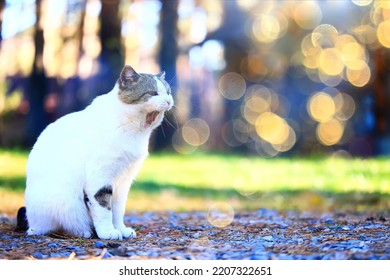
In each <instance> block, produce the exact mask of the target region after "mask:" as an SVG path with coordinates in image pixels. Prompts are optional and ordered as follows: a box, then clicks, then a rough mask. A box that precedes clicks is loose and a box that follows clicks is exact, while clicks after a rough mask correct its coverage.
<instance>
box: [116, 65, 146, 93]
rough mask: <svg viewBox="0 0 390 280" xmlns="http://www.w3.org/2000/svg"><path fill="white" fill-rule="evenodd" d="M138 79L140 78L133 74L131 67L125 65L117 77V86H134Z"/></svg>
mask: <svg viewBox="0 0 390 280" xmlns="http://www.w3.org/2000/svg"><path fill="white" fill-rule="evenodd" d="M140 77H141V76H140V75H139V74H138V73H137V72H135V70H134V69H133V67H131V66H129V65H126V66H125V67H123V69H122V72H121V75H120V77H119V86H120V87H121V88H126V87H128V86H131V85H134V84H136V83H137V82H138V81H139V79H140Z"/></svg>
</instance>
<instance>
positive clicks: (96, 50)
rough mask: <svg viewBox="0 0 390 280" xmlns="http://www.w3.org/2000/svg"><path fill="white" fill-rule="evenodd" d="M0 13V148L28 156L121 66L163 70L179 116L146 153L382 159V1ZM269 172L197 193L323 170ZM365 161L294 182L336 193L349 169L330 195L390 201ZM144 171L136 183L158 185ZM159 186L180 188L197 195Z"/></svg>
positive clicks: (68, 6)
mask: <svg viewBox="0 0 390 280" xmlns="http://www.w3.org/2000/svg"><path fill="white" fill-rule="evenodd" d="M0 11H1V17H0V27H1V37H0V147H3V148H9V147H19V148H23V149H27V150H28V149H29V148H31V147H32V145H33V143H34V142H35V140H36V138H37V136H38V135H39V133H40V132H41V131H42V130H43V129H44V128H45V127H46V126H47V125H48V124H49V123H50V122H53V121H54V120H56V119H57V118H59V117H61V116H63V115H65V114H67V113H70V112H73V111H77V110H81V109H83V108H84V107H85V106H87V105H88V104H89V103H90V102H91V101H92V100H93V98H95V97H96V96H98V95H100V94H104V93H106V92H108V91H110V90H111V89H112V87H113V86H114V84H115V82H116V80H117V78H118V75H119V73H120V71H121V69H122V67H123V65H124V64H129V65H131V66H133V67H134V68H135V69H136V70H137V71H138V72H144V73H145V72H146V73H158V72H159V71H161V70H164V71H165V72H166V74H167V75H166V79H167V81H168V82H169V83H170V85H171V87H172V88H173V94H174V98H175V101H176V108H175V109H174V110H173V112H172V113H170V114H168V115H167V119H168V121H166V122H164V123H163V125H162V126H161V127H160V128H159V129H158V130H157V131H156V133H155V134H154V136H153V141H152V149H153V150H155V151H162V150H164V151H170V152H171V154H176V155H182V156H186V157H187V159H190V160H192V165H189V166H188V168H189V170H198V171H199V170H201V169H196V167H194V166H196V164H195V162H196V160H195V159H196V155H199V154H202V153H205V152H206V153H208V152H211V153H219V154H221V153H223V154H225V155H226V154H227V153H234V154H236V155H246V156H247V155H252V156H254V157H256V158H261V159H264V158H275V159H278V158H291V156H293V157H301V158H303V157H307V156H326V157H327V156H331V157H333V156H336V157H343V158H355V159H362V158H366V159H367V158H369V157H372V156H382V157H383V156H386V155H389V154H390V126H389V124H390V123H389V121H390V110H388V108H389V105H390V82H389V81H390V50H389V49H390V1H387V0H338V1H332V0H323V1H316V0H313V1H310V0H307V1H287V0H286V1H283V0H280V1H276V0H274V1H272V0H264V1H258V0H229V1H222V0H213V1H205V0H167V1H163V0H161V1H158V0H148V1H147V0H144V1H142V0H134V1H130V0H56V1H54V0H7V1H5V0H0ZM188 156H191V157H189V158H188ZM15 157H17V154H12V158H15ZM24 158H25V155H24ZM241 159H242V158H240V160H241ZM382 159H383V158H382ZM154 160H156V159H154ZM165 160H169V159H167V158H165ZM218 160H219V159H218ZM218 160H216V161H214V163H216V164H219V165H218V166H219V167H221V168H222V167H223V164H224V163H225V161H224V160H221V161H218ZM208 161H210V158H206V159H205V160H204V161H203V163H204V162H208ZM3 162H4V164H3V166H6V165H7V164H8V163H9V160H8V159H7V157H6V156H4V157H3ZM165 162H167V161H165ZM211 162H213V161H212V160H211ZM171 163H172V161H171ZM271 163H272V164H273V163H275V161H273V162H270V163H268V165H267V164H264V163H263V162H261V163H259V164H260V165H259V166H258V169H254V166H256V164H253V162H247V161H242V160H241V161H234V164H233V165H234V166H236V168H235V169H234V170H233V169H232V170H231V172H232V173H231V174H235V175H237V173H240V174H241V175H242V176H241V177H240V176H238V177H237V176H236V177H235V179H231V178H230V177H229V176H227V178H228V179H227V182H225V183H221V178H223V177H224V176H226V174H228V173H224V174H225V175H224V174H219V175H220V176H219V177H218V178H216V177H213V176H210V178H209V180H205V181H202V182H200V183H199V185H202V186H205V185H208V186H210V182H213V181H219V182H220V185H223V186H224V187H229V188H233V189H234V187H232V185H234V186H239V187H240V186H242V185H244V186H250V185H251V184H252V183H253V186H252V188H249V189H250V190H251V191H249V193H250V194H252V191H253V190H254V189H255V187H256V184H257V185H258V184H259V183H255V182H264V180H265V181H266V182H267V184H266V186H267V187H269V188H270V189H272V186H273V185H275V184H274V183H275V182H276V181H277V179H280V178H278V175H279V177H280V174H283V173H284V174H285V178H286V179H285V180H284V181H282V182H279V183H277V186H279V187H280V188H282V187H285V188H287V189H291V184H294V179H293V178H295V177H294V176H300V174H303V173H301V172H302V171H306V172H310V171H308V170H310V166H315V165H318V164H319V162H318V161H313V162H311V163H310V164H311V165H310V164H309V165H308V166H306V165H305V163H302V162H299V161H298V163H297V162H295V163H296V164H297V166H295V165H294V166H295V167H294V166H293V165H290V163H289V162H284V163H283V164H284V165H283V164H282V167H281V166H280V165H277V166H276V167H274V168H273V167H272V165H270V164H271ZM355 163H356V162H355ZM371 163H372V164H373V165H372V166H371V165H369V163H368V162H367V161H366V162H357V163H356V164H357V165H353V164H351V162H344V163H343V168H344V169H343V168H338V167H340V165H338V164H335V163H334V162H332V163H329V164H328V165H329V166H333V167H332V168H333V169H332V168H331V169H327V168H328V167H329V166H328V165H326V166H322V165H320V169H321V168H322V167H323V168H322V169H321V170H319V171H318V172H320V175H318V174H319V173H316V172H314V171H313V170H312V171H313V172H314V173H315V174H317V175H318V176H317V175H316V176H317V177H316V176H314V177H313V178H312V177H310V175H308V174H309V173H304V174H306V175H307V176H308V177H307V182H303V181H302V180H300V181H299V180H298V178H296V179H297V180H298V181H297V183H296V185H297V186H298V185H299V186H303V187H304V188H314V189H315V188H316V187H318V188H324V189H325V190H327V188H328V189H329V186H334V184H333V182H332V183H329V181H327V177H329V174H331V175H332V174H334V173H333V172H335V173H337V172H339V171H340V172H341V171H342V170H344V171H342V172H341V174H340V176H339V177H338V178H339V179H340V180H339V181H337V187H336V188H335V189H338V190H340V189H343V188H344V187H346V188H347V189H348V190H356V189H358V190H359V188H361V189H360V190H364V191H369V192H374V191H377V192H378V191H379V192H381V193H382V194H383V193H390V183H389V176H390V170H389V168H388V164H387V163H386V161H385V160H382V161H380V162H376V161H375V162H370V164H371ZM153 164H154V163H153V159H152V160H151V161H149V165H148V166H152V165H153ZM155 164H156V167H157V168H160V167H161V166H159V165H158V163H157V162H156V163H155ZM160 164H161V162H160ZM180 165H181V163H180V164H177V165H171V167H173V166H174V167H175V168H178V169H180V168H179V166H180ZM199 166H203V167H204V166H207V165H205V164H199ZM352 166H355V167H353V168H352ZM369 166H371V167H372V168H371V167H369ZM250 167H253V168H252V169H253V170H252V169H251V168H250ZM335 167H336V168H338V169H334V168H335ZM348 167H350V168H351V169H348ZM147 168H148V167H146V169H145V170H146V171H144V172H146V173H147V172H148V170H149V169H147ZM194 168H195V169H194ZM199 168H201V167H199ZM210 168H211V169H210V170H212V169H213V168H215V166H210ZM267 168H268V169H267ZM329 168H330V167H329ZM228 169H229V168H228V167H227V169H224V170H228ZM249 169H251V170H252V171H248V170H249ZM259 170H262V171H264V170H266V172H262V175H261V176H263V177H261V176H260V175H259V176H260V177H259V178H258V177H257V175H256V174H257V173H256V172H258V171H259ZM149 171H150V174H149V175H150V176H149V177H148V178H149V179H150V180H146V179H142V178H146V177H142V176H144V175H142V174H141V180H140V181H141V183H142V182H143V183H145V184H151V180H160V181H159V182H160V183H159V184H161V182H162V184H164V180H163V179H162V178H157V179H151V178H153V176H154V177H156V174H155V173H154V174H153V173H152V170H151V169H150V170H149ZM388 171H389V172H388ZM7 172H8V171H7ZM183 172H184V173H186V172H187V173H188V170H187V171H185V170H183ZM199 172H200V171H199ZM234 172H236V173H234ZM245 172H247V173H245ZM248 172H249V173H248ZM278 172H280V173H279V174H278ZM343 172H344V173H343ZM8 173H9V172H8ZM8 173H7V174H8ZM268 173H269V180H268V181H267V178H268V177H267V176H268V175H267V174H268ZM314 173H310V174H314ZM350 173H351V174H350ZM4 174H5V172H4ZM4 174H3V178H5V177H6V175H4ZM198 174H199V173H198ZM243 174H244V175H243ZM214 175H215V174H214ZM306 175H302V177H305V176H306ZM145 176H146V175H145ZM343 176H344V177H343ZM348 176H349V177H348ZM381 176H382V177H381ZM157 177H158V176H157ZM173 177H174V176H173ZM265 177H266V178H265ZM18 178H19V179H16V181H15V182H14V183H15V186H16V185H21V184H24V183H23V181H24V177H23V175H22V173H20V177H18ZM237 178H238V179H237ZM240 178H241V179H240ZM348 178H349V179H351V180H350V181H348ZM376 179H377V180H378V181H375V180H376ZM10 180H11V179H10ZM18 180H19V181H18ZM143 180H144V181H143ZM222 181H223V180H222ZM3 182H5V183H4V184H6V185H7V184H8V185H9V184H11V185H12V182H11V181H7V180H5V179H4V180H3ZM251 182H252V183H251ZM0 183H1V182H0ZM165 183H166V184H171V185H175V186H176V189H175V190H176V191H177V190H178V186H179V185H181V186H182V185H186V186H187V187H188V186H189V185H191V182H188V181H183V182H174V183H172V182H171V183H169V180H168V181H167V182H165ZM306 183H307V184H306ZM216 186H218V183H215V182H214V183H212V187H211V189H212V188H214V187H216ZM362 186H363V187H362ZM198 187H199V186H198ZM194 188H195V186H194ZM217 189H218V188H217ZM292 189H294V187H292ZM330 189H332V188H330ZM333 190H334V189H333ZM226 195H227V196H229V195H230V193H229V192H227V193H226ZM245 195H246V196H248V195H249V194H248V193H245ZM283 197H284V196H283ZM283 197H282V198H281V199H282V200H281V201H282V202H280V197H279V198H277V199H276V200H278V199H279V200H278V201H279V202H278V203H279V204H283V201H284V200H283V199H284V198H283ZM308 201H314V202H318V199H317V198H316V197H314V198H313V199H312V200H310V199H309V200H308Z"/></svg>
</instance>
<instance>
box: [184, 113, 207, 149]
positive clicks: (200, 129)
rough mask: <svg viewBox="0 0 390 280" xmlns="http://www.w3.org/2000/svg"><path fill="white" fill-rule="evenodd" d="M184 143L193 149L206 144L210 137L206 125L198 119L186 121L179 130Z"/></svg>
mask: <svg viewBox="0 0 390 280" xmlns="http://www.w3.org/2000/svg"><path fill="white" fill-rule="evenodd" d="M181 133H182V136H183V139H184V141H185V142H186V143H187V144H189V145H191V146H194V147H199V146H201V145H203V144H204V143H206V142H207V140H208V139H209V137H210V128H209V126H208V124H207V123H206V122H205V121H204V120H202V119H199V118H194V119H190V120H188V121H187V122H186V123H185V124H184V125H183V127H182V130H181Z"/></svg>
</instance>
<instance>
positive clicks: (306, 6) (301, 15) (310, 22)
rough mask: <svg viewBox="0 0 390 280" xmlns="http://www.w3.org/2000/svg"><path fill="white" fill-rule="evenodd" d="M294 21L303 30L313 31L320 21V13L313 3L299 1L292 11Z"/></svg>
mask: <svg viewBox="0 0 390 280" xmlns="http://www.w3.org/2000/svg"><path fill="white" fill-rule="evenodd" d="M294 20H295V21H296V23H297V24H298V25H299V26H300V27H301V28H303V29H309V30H310V29H313V28H315V27H316V26H317V25H318V24H320V22H321V20H322V11H321V9H320V7H319V6H318V4H317V3H316V2H315V1H301V2H300V3H299V4H298V5H297V6H296V8H295V9H294Z"/></svg>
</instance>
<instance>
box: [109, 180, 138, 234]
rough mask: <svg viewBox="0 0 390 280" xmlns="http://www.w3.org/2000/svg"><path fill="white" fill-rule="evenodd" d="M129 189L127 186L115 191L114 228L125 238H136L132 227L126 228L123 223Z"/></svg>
mask: <svg viewBox="0 0 390 280" xmlns="http://www.w3.org/2000/svg"><path fill="white" fill-rule="evenodd" d="M128 189H129V188H128V187H127V188H126V186H124V187H118V188H116V190H115V193H114V197H113V207H112V214H113V223H114V227H115V228H116V229H117V230H119V231H120V232H121V233H122V236H123V238H134V237H136V233H135V231H134V230H133V229H132V228H131V227H126V225H125V224H124V222H123V218H124V215H125V209H126V201H127V196H128V192H129V190H128Z"/></svg>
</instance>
